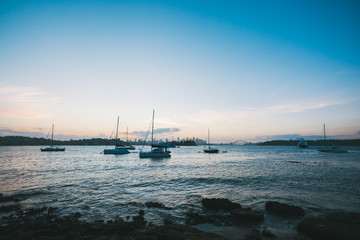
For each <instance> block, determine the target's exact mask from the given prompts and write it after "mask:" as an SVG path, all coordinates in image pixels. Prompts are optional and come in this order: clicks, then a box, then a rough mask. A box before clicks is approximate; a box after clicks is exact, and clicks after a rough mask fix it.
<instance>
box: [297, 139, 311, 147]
mask: <svg viewBox="0 0 360 240" xmlns="http://www.w3.org/2000/svg"><path fill="white" fill-rule="evenodd" d="M298 146H299V148H308V147H309V145H308V144H307V142H306V141H305V139H303V138H301V139H300V142H299V143H298Z"/></svg>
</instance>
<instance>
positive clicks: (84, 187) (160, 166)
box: [0, 145, 360, 228]
mask: <svg viewBox="0 0 360 240" xmlns="http://www.w3.org/2000/svg"><path fill="white" fill-rule="evenodd" d="M203 148H204V147H203V146H194V147H180V148H172V149H170V150H171V151H172V153H171V158H168V159H140V158H139V151H141V149H142V147H141V146H137V147H136V150H134V151H133V152H132V153H130V154H126V155H104V154H102V151H103V150H104V146H66V150H65V152H41V151H40V147H39V146H2V147H0V193H2V194H3V195H5V196H13V197H15V198H18V199H20V202H19V204H20V205H21V207H22V209H29V208H40V207H44V206H45V207H56V208H58V210H59V211H60V212H61V214H63V215H66V214H69V213H75V212H79V213H81V216H82V217H81V218H82V219H83V220H85V221H96V220H105V221H108V220H114V219H116V218H118V217H121V218H123V219H128V218H129V216H135V215H137V214H138V212H139V210H140V209H143V210H145V219H146V220H147V221H148V222H152V223H154V224H160V223H161V222H162V221H163V219H171V220H172V221H173V222H175V223H184V222H185V219H186V214H187V213H188V212H201V211H202V210H203V208H202V205H201V199H202V198H228V199H229V200H230V201H233V202H236V203H240V204H241V205H242V206H243V207H250V208H251V209H253V210H258V211H261V212H263V213H265V214H266V212H265V207H264V206H265V203H266V202H267V201H278V202H281V203H287V204H291V205H296V206H300V207H302V208H303V209H304V210H305V212H306V216H314V217H316V216H324V215H325V214H328V213H332V212H342V211H343V212H360V148H359V147H348V150H349V151H348V153H342V154H336V153H322V152H319V151H318V150H317V149H318V148H317V147H310V148H308V149H301V148H298V147H296V146H256V145H242V146H235V145H234V146H231V145H222V146H218V148H219V149H220V152H219V153H218V154H207V153H204V152H203ZM143 150H149V147H148V146H145V147H144V149H143ZM147 202H158V203H161V204H163V205H164V206H165V207H166V208H147V207H146V205H145V203H147ZM0 204H1V205H4V204H6V203H0ZM4 214H7V213H1V214H0V217H1V216H3V215H4ZM265 221H268V222H271V223H269V224H272V225H273V226H272V227H276V226H277V227H278V228H291V227H293V226H291V224H290V225H289V224H288V223H286V222H285V223H284V222H281V221H276V220H274V219H273V218H272V219H271V218H270V217H267V215H265Z"/></svg>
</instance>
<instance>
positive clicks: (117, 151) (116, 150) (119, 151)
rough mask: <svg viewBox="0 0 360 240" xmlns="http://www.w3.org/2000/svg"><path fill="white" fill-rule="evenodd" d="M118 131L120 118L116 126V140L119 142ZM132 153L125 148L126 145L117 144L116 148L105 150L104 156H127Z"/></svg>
mask: <svg viewBox="0 0 360 240" xmlns="http://www.w3.org/2000/svg"><path fill="white" fill-rule="evenodd" d="M118 129H119V117H118V119H117V124H116V136H115V139H116V140H117V141H118V140H119V139H118ZM127 153H130V152H129V151H128V149H126V148H124V145H122V144H116V145H115V147H114V148H108V149H107V148H105V149H104V154H127Z"/></svg>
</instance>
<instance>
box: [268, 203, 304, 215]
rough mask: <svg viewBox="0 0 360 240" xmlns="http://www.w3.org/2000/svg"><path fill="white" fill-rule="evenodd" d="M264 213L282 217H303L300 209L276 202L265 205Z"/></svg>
mask: <svg viewBox="0 0 360 240" xmlns="http://www.w3.org/2000/svg"><path fill="white" fill-rule="evenodd" d="M265 209H266V211H269V212H273V213H276V214H279V215H283V216H304V215H305V211H304V209H302V208H301V207H298V206H294V205H289V204H285V203H279V202H276V201H268V202H266V204H265Z"/></svg>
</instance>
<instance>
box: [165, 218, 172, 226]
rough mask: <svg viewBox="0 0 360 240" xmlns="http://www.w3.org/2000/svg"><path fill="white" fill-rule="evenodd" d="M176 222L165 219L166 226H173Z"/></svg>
mask: <svg viewBox="0 0 360 240" xmlns="http://www.w3.org/2000/svg"><path fill="white" fill-rule="evenodd" d="M172 224H174V222H173V221H172V220H171V219H164V225H172Z"/></svg>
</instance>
